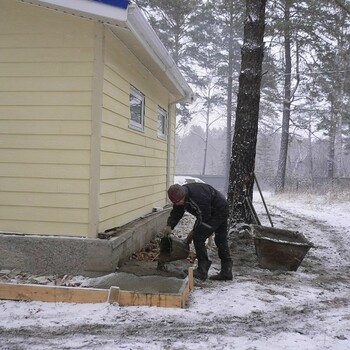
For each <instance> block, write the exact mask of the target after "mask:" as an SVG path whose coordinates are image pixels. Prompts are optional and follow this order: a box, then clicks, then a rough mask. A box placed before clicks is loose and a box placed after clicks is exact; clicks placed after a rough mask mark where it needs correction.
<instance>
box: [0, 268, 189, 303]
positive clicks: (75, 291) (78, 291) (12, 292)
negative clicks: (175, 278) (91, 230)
mask: <svg viewBox="0 0 350 350" xmlns="http://www.w3.org/2000/svg"><path fill="white" fill-rule="evenodd" d="M192 289H193V269H192V268H189V271H188V277H187V278H186V279H185V280H184V284H183V288H182V291H181V292H180V293H178V294H176V293H169V294H161V293H155V294H151V293H140V292H134V291H124V290H120V288H119V287H114V286H112V287H111V288H110V289H109V290H108V289H96V288H80V287H61V286H46V285H35V284H13V283H5V284H0V299H5V300H24V301H46V302H68V303H104V302H108V303H111V304H114V303H117V304H119V305H130V306H158V307H185V305H186V300H187V298H188V295H189V293H190V291H191V290H192Z"/></svg>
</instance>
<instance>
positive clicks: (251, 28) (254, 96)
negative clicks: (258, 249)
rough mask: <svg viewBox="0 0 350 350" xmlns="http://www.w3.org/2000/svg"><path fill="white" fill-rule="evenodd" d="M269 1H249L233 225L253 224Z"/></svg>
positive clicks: (230, 198)
mask: <svg viewBox="0 0 350 350" xmlns="http://www.w3.org/2000/svg"><path fill="white" fill-rule="evenodd" d="M265 6H266V0H247V1H246V15H245V23H244V41H243V46H242V63H241V72H240V76H239V91H238V99H237V109H236V121H235V131H234V137H233V143H232V158H231V166H230V181H229V188H228V194H227V197H228V202H229V206H230V224H235V223H238V222H245V223H251V222H252V214H251V212H250V210H249V206H248V205H247V203H246V198H249V199H250V200H252V199H253V186H254V168H255V154H256V142H257V134H258V120H259V102H260V84H261V76H262V61H263V57H264V42H263V39H264V32H265Z"/></svg>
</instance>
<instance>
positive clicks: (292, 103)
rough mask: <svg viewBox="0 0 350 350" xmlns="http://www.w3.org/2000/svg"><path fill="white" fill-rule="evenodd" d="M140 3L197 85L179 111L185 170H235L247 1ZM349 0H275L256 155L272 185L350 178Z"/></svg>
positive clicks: (179, 149) (179, 163) (179, 154)
mask: <svg viewBox="0 0 350 350" xmlns="http://www.w3.org/2000/svg"><path fill="white" fill-rule="evenodd" d="M136 3H137V4H138V5H139V6H140V7H141V9H142V10H143V11H144V13H145V15H146V16H147V17H148V19H149V21H150V23H151V25H152V27H153V28H154V30H155V31H156V33H157V35H158V36H159V37H160V39H161V40H162V42H163V44H164V46H165V47H166V48H167V49H168V50H169V52H170V53H171V54H172V56H173V58H174V60H175V62H176V64H177V65H178V66H179V68H180V70H181V72H182V73H183V74H184V76H185V77H186V79H187V81H188V82H189V84H190V86H191V87H192V89H193V91H194V92H195V94H196V99H195V101H194V102H193V103H192V104H185V103H184V104H181V106H179V108H178V111H177V112H178V120H177V130H176V163H175V173H176V174H179V175H183V174H187V175H192V176H195V175H217V176H222V177H226V178H227V177H228V171H229V164H230V154H231V153H230V152H231V145H232V135H233V129H234V123H235V115H234V114H235V110H236V104H237V93H238V77H239V74H240V66H241V46H242V43H243V26H244V19H245V13H244V11H245V3H244V2H242V1H235V0H217V1H213V0H186V1H185V0H173V1H166V0H137V1H136ZM349 5H350V1H348V0H347V1H342V2H340V1H338V0H329V1H328V0H321V1H316V0H309V1H294V0H277V1H267V5H266V29H265V39H264V43H265V50H264V62H263V76H262V83H261V92H260V94H261V97H260V111H259V132H258V142H257V149H256V158H255V173H256V175H257V178H258V179H259V182H261V183H262V184H263V186H269V187H270V188H275V189H276V190H278V191H284V190H285V189H304V188H308V189H312V188H316V189H319V188H320V187H321V185H322V187H324V186H323V185H325V184H327V185H334V184H341V185H343V184H346V185H347V186H348V185H349V181H350V180H348V178H349V177H350V109H349V107H350V76H349V72H350V67H349V64H350V13H349V8H350V6H349ZM253 20H254V19H253Z"/></svg>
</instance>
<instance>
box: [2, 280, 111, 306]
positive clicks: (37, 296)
mask: <svg viewBox="0 0 350 350" xmlns="http://www.w3.org/2000/svg"><path fill="white" fill-rule="evenodd" d="M108 293H109V291H108V290H105V289H95V288H77V287H57V286H43V285H35V284H11V283H8V284H0V299H7V300H25V301H48V302H67V303H105V302H106V300H107V297H108Z"/></svg>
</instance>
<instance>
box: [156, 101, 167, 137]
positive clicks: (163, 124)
mask: <svg viewBox="0 0 350 350" xmlns="http://www.w3.org/2000/svg"><path fill="white" fill-rule="evenodd" d="M167 122H168V114H167V112H166V110H165V109H163V108H162V107H159V106H158V130H157V135H158V137H160V138H162V139H164V140H165V139H166V133H167Z"/></svg>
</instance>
